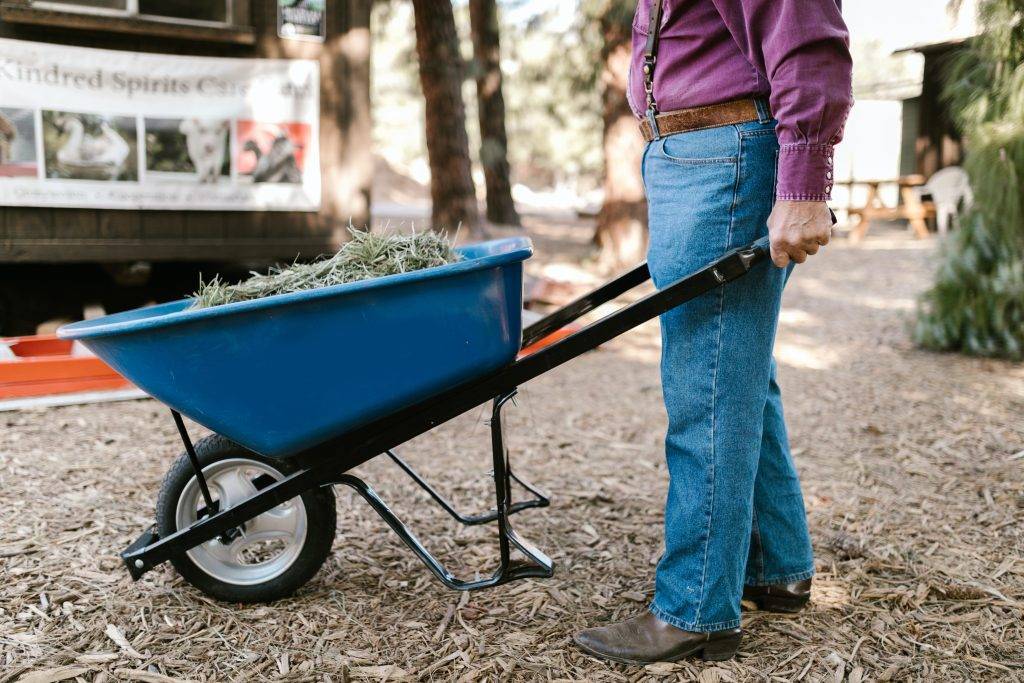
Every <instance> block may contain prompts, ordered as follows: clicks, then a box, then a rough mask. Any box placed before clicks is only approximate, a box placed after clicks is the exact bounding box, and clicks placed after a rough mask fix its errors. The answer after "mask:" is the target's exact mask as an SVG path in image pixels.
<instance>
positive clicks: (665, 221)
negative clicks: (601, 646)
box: [643, 114, 814, 631]
mask: <svg viewBox="0 0 1024 683" xmlns="http://www.w3.org/2000/svg"><path fill="white" fill-rule="evenodd" d="M761 118H762V120H761V121H760V122H757V121H755V122H752V123H745V124H739V125H733V126H722V127H718V128H712V129H708V130H701V131H693V132H689V133H680V134H676V135H671V136H668V137H664V138H661V139H659V140H655V141H653V142H651V143H650V144H648V146H647V149H646V151H645V152H644V158H643V177H644V184H645V186H646V190H647V199H648V203H649V212H650V215H649V225H650V248H649V253H648V264H649V266H650V270H651V275H652V277H653V280H654V284H655V285H656V286H658V287H659V288H660V287H664V286H665V285H667V284H669V283H671V282H672V281H674V280H676V279H678V278H680V277H683V276H685V275H687V274H688V273H691V272H693V271H695V270H697V269H699V268H700V267H702V266H704V265H706V264H708V263H710V262H711V261H713V260H715V259H717V258H719V257H720V256H722V255H723V254H725V253H726V252H727V251H729V250H731V249H734V248H736V247H741V246H745V245H747V244H749V243H751V242H753V241H755V240H757V239H758V238H760V237H762V236H764V235H765V234H766V233H767V231H768V228H767V219H768V214H769V213H770V212H771V209H772V205H773V202H774V196H775V171H776V165H777V160H778V151H779V144H778V140H777V138H776V136H775V122H774V121H773V120H771V119H770V118H769V117H768V116H767V114H762V117H761ZM789 272H790V270H789V269H780V268H776V267H775V266H774V265H772V264H770V263H766V264H760V265H758V266H757V267H755V268H754V269H753V270H752V271H751V272H750V273H748V274H747V275H746V276H744V277H742V278H740V279H739V280H736V281H735V282H731V283H729V284H727V285H725V286H723V287H719V288H717V289H715V290H713V291H711V292H709V293H708V294H705V295H703V296H701V297H698V298H696V299H694V300H692V301H690V302H688V303H686V304H683V305H682V306H679V307H677V308H675V309H673V310H672V311H669V312H668V313H666V314H665V315H663V316H662V317H661V334H662V359H661V372H662V387H663V391H664V397H665V408H666V410H667V411H668V434H667V436H666V438H665V451H666V456H667V459H668V470H669V477H670V482H669V491H668V500H667V503H666V505H665V554H664V555H663V556H662V558H661V561H660V562H659V564H658V569H657V577H656V582H655V595H654V601H653V603H652V604H651V611H652V612H653V613H654V614H655V616H657V617H659V618H660V619H662V620H663V621H667V622H668V623H670V624H672V625H674V626H676V627H678V628H681V629H684V630H687V631H719V630H723V629H728V628H734V627H736V626H738V625H739V623H740V599H741V596H742V593H743V586H744V583H746V584H751V585H764V584H772V583H782V582H789V581H797V580H800V579H805V578H808V577H810V576H811V575H812V574H813V572H814V559H813V556H812V553H811V542H810V536H809V535H808V532H807V521H806V515H805V512H804V505H803V496H802V494H801V491H800V481H799V479H798V477H797V473H796V469H795V468H794V465H793V458H792V456H791V454H790V452H789V442H788V438H787V435H786V425H785V422H784V420H783V415H782V397H781V394H780V393H779V386H778V384H776V382H775V362H774V360H773V359H772V347H773V345H774V341H775V329H776V326H777V324H778V318H779V308H780V305H781V299H782V290H783V287H784V286H785V284H786V280H787V279H788V277H789Z"/></svg>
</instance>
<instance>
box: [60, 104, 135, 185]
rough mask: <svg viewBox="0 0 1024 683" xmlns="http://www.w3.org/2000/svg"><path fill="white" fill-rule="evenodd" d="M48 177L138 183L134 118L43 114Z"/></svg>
mask: <svg viewBox="0 0 1024 683" xmlns="http://www.w3.org/2000/svg"><path fill="white" fill-rule="evenodd" d="M43 151H44V155H45V158H46V177H47V178H68V179H72V180H138V179H139V169H138V163H137V159H138V128H137V126H136V123H135V118H134V117H131V116H109V115H106V114H83V113H78V112H63V111H48V110H44V111H43Z"/></svg>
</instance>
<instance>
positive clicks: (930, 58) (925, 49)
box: [897, 39, 967, 178]
mask: <svg viewBox="0 0 1024 683" xmlns="http://www.w3.org/2000/svg"><path fill="white" fill-rule="evenodd" d="M966 41H967V39H957V40H948V41H944V42H941V43H931V44H927V45H915V46H913V47H908V48H905V49H903V50H898V51H897V54H900V53H905V52H918V53H920V54H921V55H922V56H923V57H924V70H923V75H922V80H921V94H920V95H919V96H918V97H914V98H911V99H906V100H904V101H903V141H904V152H903V155H902V160H901V169H900V171H901V173H902V174H903V175H912V174H918V175H921V176H923V177H925V178H929V177H931V176H932V174H934V173H935V172H936V171H938V170H939V169H942V168H945V167H947V166H956V165H959V164H960V163H961V162H962V161H963V154H964V144H963V141H962V140H961V139H960V134H959V133H958V132H957V129H956V126H955V125H954V123H953V120H952V117H951V116H950V112H949V109H948V107H947V106H946V104H945V102H944V101H943V98H942V89H943V74H944V71H945V68H946V63H947V61H948V58H949V56H950V55H952V54H954V53H955V52H956V51H957V50H959V49H961V48H962V47H963V46H964V44H965V43H966Z"/></svg>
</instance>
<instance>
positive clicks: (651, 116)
mask: <svg viewBox="0 0 1024 683" xmlns="http://www.w3.org/2000/svg"><path fill="white" fill-rule="evenodd" d="M647 124H648V125H649V126H650V127H651V142H654V141H655V140H659V139H661V129H659V128H658V114H657V112H656V111H655V110H654V109H648V110H647Z"/></svg>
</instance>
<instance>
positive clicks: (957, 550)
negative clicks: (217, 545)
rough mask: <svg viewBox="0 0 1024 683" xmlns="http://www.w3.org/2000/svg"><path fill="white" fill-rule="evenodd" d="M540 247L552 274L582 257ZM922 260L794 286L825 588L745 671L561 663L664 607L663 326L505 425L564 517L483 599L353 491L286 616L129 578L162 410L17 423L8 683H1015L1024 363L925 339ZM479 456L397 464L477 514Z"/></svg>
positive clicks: (465, 561)
mask: <svg viewBox="0 0 1024 683" xmlns="http://www.w3.org/2000/svg"><path fill="white" fill-rule="evenodd" d="M534 228H535V233H536V234H537V235H538V237H539V238H540V239H539V240H538V242H539V245H540V247H541V250H542V252H543V253H544V254H545V256H546V257H547V258H548V260H552V259H555V260H557V258H560V257H564V256H566V255H570V256H575V255H577V254H578V253H580V251H581V250H582V249H583V246H584V244H585V240H586V237H587V234H586V231H585V230H583V231H581V230H577V229H571V228H569V227H564V228H563V227H560V226H558V225H550V224H549V225H537V226H534ZM932 261H933V254H932V251H931V246H930V245H925V244H921V243H916V242H913V241H910V240H907V239H904V238H903V237H901V236H886V235H885V234H884V233H880V234H878V235H876V236H873V237H872V238H870V239H869V240H868V241H867V243H866V244H864V245H863V246H860V247H852V246H849V245H847V244H845V243H842V242H839V243H836V244H835V245H834V246H831V247H829V248H828V249H827V250H826V251H825V252H824V254H823V255H822V256H819V257H817V258H815V259H813V261H812V262H811V263H809V264H808V265H806V266H804V267H801V268H800V270H799V271H798V274H797V275H796V276H795V278H794V279H793V281H792V284H791V286H790V289H789V291H788V294H787V299H786V308H785V312H784V314H783V321H782V328H781V333H780V338H779V343H778V349H777V350H778V358H779V362H780V367H781V381H782V384H783V389H784V391H785V393H786V396H787V401H788V402H787V407H788V418H789V421H790V425H791V430H792V438H793V443H794V449H795V452H796V454H797V459H798V462H799V465H800V470H801V474H802V476H803V481H804V488H805V493H806V497H807V504H808V512H809V515H810V521H811V529H812V533H813V536H814V541H815V545H816V551H817V558H818V559H817V568H818V576H817V578H816V582H815V589H814V596H813V606H812V607H811V608H810V609H809V610H808V611H807V612H805V613H803V614H801V615H798V616H794V617H786V616H777V615H768V614H762V613H758V612H748V613H747V614H746V617H745V623H744V626H745V628H746V631H747V637H746V639H745V641H744V645H743V647H742V650H741V655H740V656H739V657H738V658H737V659H735V660H734V661H731V662H726V663H721V664H717V665H713V666H712V665H706V664H703V663H701V662H687V663H680V664H658V665H653V666H649V667H646V668H627V667H621V666H608V665H605V664H602V663H599V662H596V661H594V660H591V659H589V658H587V657H585V656H583V655H581V654H580V653H579V652H577V651H576V650H575V649H574V647H573V646H572V643H571V635H572V633H573V632H574V631H575V630H577V629H579V628H581V627H583V626H585V625H590V624H595V623H600V622H603V621H605V620H607V619H615V618H620V617H624V616H628V615H631V614H633V613H635V612H636V611H637V610H640V609H643V607H644V604H645V602H646V601H647V600H648V598H649V597H650V588H651V579H652V572H653V569H654V563H655V561H656V559H657V557H658V555H659V552H660V547H659V544H660V532H661V529H660V520H661V506H662V501H663V495H664V491H665V484H666V474H665V466H664V464H663V462H662V449H661V445H660V440H661V432H662V429H663V427H664V418H663V415H662V413H661V403H660V394H659V391H660V390H659V385H658V373H657V360H658V338H657V327H656V326H655V325H647V326H645V327H644V328H642V329H640V330H638V331H636V332H634V333H632V334H630V335H628V336H626V337H624V338H621V339H619V340H617V341H615V342H613V343H611V344H608V345H607V346H605V347H604V348H602V349H600V350H598V351H597V352H594V353H591V354H588V355H586V356H585V357H583V358H580V359H578V360H576V361H575V362H573V363H571V364H569V365H567V366H563V367H562V368H560V369H558V370H556V371H554V372H552V373H550V374H548V375H546V376H544V377H542V378H540V379H539V380H537V381H535V382H533V383H532V384H530V385H529V386H527V387H526V388H525V390H524V391H523V393H522V395H521V400H520V402H519V406H518V407H517V408H514V409H512V410H510V411H509V416H510V417H509V419H510V429H509V434H510V439H511V442H512V447H513V449H514V464H515V465H516V468H517V471H518V472H519V473H520V474H522V475H523V476H524V477H526V478H528V479H530V480H532V481H533V482H534V483H536V484H538V485H540V486H541V487H543V488H545V489H547V490H548V491H550V492H551V493H552V495H553V500H554V502H553V506H552V508H550V509H548V510H542V511H536V510H534V511H528V512H525V513H523V514H522V515H520V516H519V517H517V518H516V525H517V529H518V530H519V531H520V532H522V534H523V535H524V536H525V537H526V538H527V539H529V540H531V541H533V542H535V543H536V544H537V545H539V546H540V547H541V548H542V549H545V550H546V551H548V552H549V553H550V554H551V555H552V556H553V558H554V560H555V561H556V563H557V574H556V576H555V578H554V579H551V580H547V581H525V582H521V583H516V584H511V585H508V586H504V587H501V588H497V589H493V590H489V591H484V592H479V593H474V594H471V595H467V594H461V595H460V594H456V593H452V592H449V591H448V590H446V589H444V588H443V587H441V586H440V585H439V584H438V582H437V581H436V580H434V579H433V578H432V577H431V576H430V575H429V574H428V572H427V571H426V570H425V569H424V568H423V567H422V566H421V565H420V564H418V562H417V561H416V560H415V559H414V558H413V557H412V556H411V555H410V553H408V552H407V551H406V550H405V549H404V547H403V546H402V545H401V544H400V542H399V541H398V540H397V538H396V537H395V536H394V535H393V534H391V533H390V532H389V531H388V530H387V528H386V527H385V525H384V524H383V522H381V520H380V519H379V518H378V517H377V516H376V515H375V514H374V513H373V512H372V511H371V510H370V509H369V508H368V507H367V506H366V505H365V504H363V503H362V501H361V500H359V499H355V498H353V496H352V494H350V493H348V492H347V491H342V490H339V492H338V500H339V506H338V529H339V533H338V538H337V541H336V544H335V551H334V554H333V556H332V557H331V558H330V560H329V561H328V563H327V564H326V565H325V566H324V568H323V569H322V570H321V572H320V573H319V574H318V575H317V576H316V578H315V579H314V580H313V581H312V582H311V583H310V584H309V585H308V586H307V587H306V588H305V589H304V590H302V591H301V592H300V593H299V594H298V595H297V596H296V597H294V598H293V599H290V600H286V601H282V602H279V603H276V604H272V605H264V606H248V607H239V606H235V605H229V604H220V603H216V602H213V601H212V600H210V599H208V598H206V597H205V596H203V595H201V594H200V593H198V592H197V591H195V590H193V589H192V588H190V587H189V586H188V585H186V584H185V583H183V582H182V581H181V580H180V579H179V578H178V577H177V576H176V575H175V574H174V573H173V571H172V570H171V569H170V568H169V567H162V568H160V569H158V570H156V571H154V572H151V573H150V574H148V575H146V577H145V578H144V579H143V580H142V581H140V582H139V583H132V582H131V581H130V580H129V578H128V575H127V573H126V572H125V571H124V570H123V568H122V567H121V565H120V561H119V559H118V557H117V553H118V552H119V551H120V550H121V549H123V548H124V547H125V546H126V545H127V544H128V543H129V542H131V541H132V540H133V539H134V538H135V536H136V535H137V534H138V533H139V532H140V531H141V530H142V529H143V528H144V527H145V526H147V525H148V524H149V523H150V521H151V519H152V515H153V512H152V506H153V502H154V499H155V494H156V491H157V489H158V486H159V482H160V479H161V477H162V476H163V474H164V472H165V470H166V469H167V467H168V466H169V464H170V461H171V459H172V458H173V457H174V456H176V454H177V451H178V450H179V449H178V447H176V445H175V438H176V437H175V433H174V429H173V424H172V423H171V421H170V420H169V419H168V416H167V414H166V412H165V411H164V410H162V409H161V407H160V406H159V405H158V404H156V403H154V402H151V401H137V402H130V403H121V404H109V405H102V406H99V405H94V406H81V407H69V408H59V409H50V410H46V411H40V412H22V413H6V414H0V682H6V681H9V680H19V677H20V680H25V681H36V682H39V681H56V680H64V679H72V678H76V679H77V680H81V681H115V680H116V681H120V680H139V681H170V680H185V679H190V680H200V681H205V680H288V681H314V680H316V681H321V680H331V681H342V680H369V681H377V680H385V679H386V680H456V679H457V680H464V681H469V680H487V681H490V680H513V681H533V680H559V679H561V680H654V679H658V680H662V679H664V680H700V681H746V680H751V681H768V680H771V681H792V680H807V681H841V680H848V681H866V680H892V681H905V680H920V681H959V680H972V681H981V680H998V681H1007V680H1021V679H1022V678H1024V670H1022V668H1021V662H1022V660H1024V619H1022V617H1024V529H1022V524H1021V523H1022V521H1024V420H1022V419H1021V416H1022V415H1024V367H1021V366H1020V365H1012V364H1008V363H1002V362H995V361H987V360H976V359H968V358H963V357H959V356H954V355H936V354H931V353H925V352H922V351H919V350H916V349H914V348H913V347H912V346H911V344H910V343H909V342H908V334H907V326H908V324H909V323H908V321H909V319H910V316H911V313H912V309H913V306H914V297H915V295H916V293H918V292H919V291H921V289H922V288H924V287H925V286H926V284H927V282H928V280H929V272H930V269H931V267H932V265H931V264H932ZM537 265H538V266H539V265H542V264H541V263H538V264H537ZM267 390H268V391H273V387H268V388H267ZM195 430H196V431H197V432H198V431H199V430H198V428H195ZM487 449H488V444H487V431H486V427H485V425H484V424H483V414H482V413H480V414H473V415H470V416H467V417H466V418H465V419H461V420H459V421H457V422H455V423H453V424H451V425H448V426H446V427H445V428H443V429H440V430H438V431H437V432H436V433H434V434H431V435H429V436H428V437H425V438H422V439H420V440H418V441H417V442H415V443H413V444H411V445H410V446H409V447H407V448H406V449H404V451H403V453H404V454H405V455H407V456H408V459H409V460H411V461H412V462H413V463H414V464H415V465H416V466H418V467H421V469H422V470H423V471H424V472H425V473H427V474H429V475H431V476H432V477H433V478H434V479H436V481H437V483H438V485H439V486H440V487H441V488H442V489H444V490H445V491H446V492H448V493H450V495H451V496H452V497H453V498H455V499H456V500H457V501H458V502H459V503H460V504H462V505H463V506H464V507H466V508H487V507H489V505H490V502H491V500H490V497H489V495H488V488H487V487H488V483H489V480H488V469H489V464H488V460H489V455H488V450H487ZM360 472H361V474H362V475H364V476H365V477H366V478H367V479H368V480H369V481H370V482H371V483H373V484H374V485H375V486H376V487H377V488H378V490H379V491H380V492H381V493H382V495H383V496H385V497H386V498H387V499H388V500H390V501H391V502H392V503H393V505H394V507H395V509H396V510H397V511H398V512H399V513H400V514H402V515H403V516H404V517H406V518H407V521H408V522H410V523H411V524H412V525H413V526H414V527H415V528H416V529H417V530H418V532H419V533H420V534H421V538H422V539H423V540H424V541H425V542H426V543H427V544H428V545H429V546H430V547H431V548H433V549H434V550H435V551H436V552H437V553H438V554H439V555H441V556H442V557H443V558H444V559H445V560H446V561H447V562H449V563H451V564H452V565H453V567H455V568H458V569H459V571H460V572H461V573H462V574H463V575H467V576H473V575H474V574H475V573H480V574H486V573H489V572H490V569H491V567H492V564H491V561H492V556H493V553H494V551H495V545H494V543H493V541H492V539H491V537H490V536H489V535H488V534H487V533H486V532H487V530H473V531H466V530H463V529H460V528H457V526H456V525H455V524H453V523H451V522H450V520H448V519H447V518H446V517H445V516H444V515H443V514H442V513H440V512H439V511H437V510H436V509H435V508H433V507H432V506H430V505H429V504H428V502H427V499H426V497H425V495H424V494H422V493H421V492H419V491H418V489H416V488H415V487H413V486H412V485H411V484H410V483H409V482H408V481H407V480H405V479H403V477H402V476H400V473H399V472H398V471H397V470H396V469H395V468H394V466H393V465H390V464H389V463H387V462H384V461H380V462H371V463H369V464H368V465H367V466H364V467H361V468H360Z"/></svg>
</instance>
